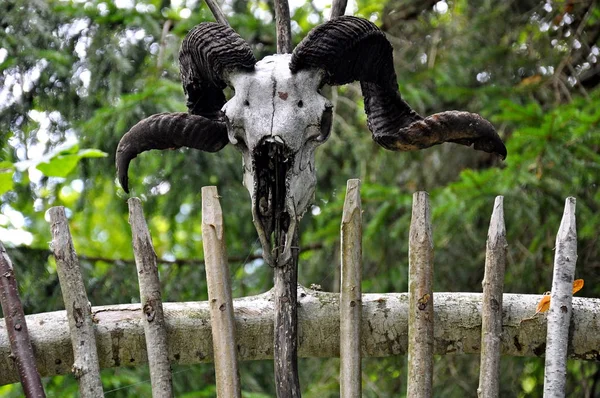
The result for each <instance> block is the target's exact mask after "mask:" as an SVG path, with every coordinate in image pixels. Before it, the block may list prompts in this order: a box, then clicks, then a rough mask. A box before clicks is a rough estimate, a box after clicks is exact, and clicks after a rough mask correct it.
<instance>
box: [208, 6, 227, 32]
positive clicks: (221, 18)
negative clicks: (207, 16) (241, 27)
mask: <svg viewBox="0 0 600 398" xmlns="http://www.w3.org/2000/svg"><path fill="white" fill-rule="evenodd" d="M206 5H207V6H208V8H209V9H210V12H211V13H212V15H213V16H214V17H215V19H216V20H217V22H218V23H220V24H221V25H227V26H229V22H228V21H227V18H226V17H225V14H223V11H222V10H221V7H219V3H217V2H216V1H215V0H206Z"/></svg>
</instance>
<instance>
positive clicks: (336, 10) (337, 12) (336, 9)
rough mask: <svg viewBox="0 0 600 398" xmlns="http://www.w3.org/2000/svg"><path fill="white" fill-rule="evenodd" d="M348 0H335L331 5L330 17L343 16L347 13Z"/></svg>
mask: <svg viewBox="0 0 600 398" xmlns="http://www.w3.org/2000/svg"><path fill="white" fill-rule="evenodd" d="M347 4H348V0H333V4H332V5H331V17H330V19H333V18H337V17H341V16H342V15H344V14H345V13H346V5H347Z"/></svg>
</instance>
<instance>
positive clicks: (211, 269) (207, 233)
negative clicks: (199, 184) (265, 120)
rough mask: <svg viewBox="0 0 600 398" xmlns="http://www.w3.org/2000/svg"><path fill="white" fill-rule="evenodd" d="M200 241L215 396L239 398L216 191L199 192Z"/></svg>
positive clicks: (229, 300)
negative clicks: (200, 199)
mask: <svg viewBox="0 0 600 398" xmlns="http://www.w3.org/2000/svg"><path fill="white" fill-rule="evenodd" d="M202 240H203V242H204V245H203V246H204V260H205V263H206V266H205V267H204V268H205V270H206V282H207V285H208V300H209V302H210V321H211V325H212V341H213V350H214V361H215V376H216V381H217V396H219V397H223V398H229V397H232V398H233V397H241V386H240V373H239V368H238V363H237V345H236V344H235V323H234V318H233V302H232V298H231V282H230V277H229V266H228V264H227V251H226V249H225V237H224V232H223V212H222V210H221V204H220V203H219V194H218V192H217V187H214V186H211V187H203V188H202Z"/></svg>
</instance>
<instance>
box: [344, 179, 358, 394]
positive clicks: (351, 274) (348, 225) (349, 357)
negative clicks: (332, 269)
mask: <svg viewBox="0 0 600 398" xmlns="http://www.w3.org/2000/svg"><path fill="white" fill-rule="evenodd" d="M341 242H342V243H341V260H342V261H341V262H342V272H341V283H340V396H341V398H360V397H361V394H362V383H361V333H360V329H361V323H362V290H361V280H362V210H361V202H360V180H348V185H347V187H346V200H345V201H344V211H343V214H342V227H341Z"/></svg>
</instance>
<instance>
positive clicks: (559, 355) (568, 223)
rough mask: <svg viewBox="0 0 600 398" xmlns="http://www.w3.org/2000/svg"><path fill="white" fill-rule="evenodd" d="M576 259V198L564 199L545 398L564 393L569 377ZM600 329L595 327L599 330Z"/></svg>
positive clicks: (549, 333) (558, 237)
mask: <svg viewBox="0 0 600 398" xmlns="http://www.w3.org/2000/svg"><path fill="white" fill-rule="evenodd" d="M576 262H577V230H576V226H575V198H573V197H569V198H567V200H566V201H565V210H564V213H563V218H562V220H561V222H560V228H559V230H558V234H557V235H556V254H555V257H554V274H553V277H552V293H551V297H550V312H549V313H548V334H547V338H546V344H547V345H546V366H545V373H544V398H560V397H564V396H565V384H566V379H567V352H568V350H569V349H570V346H569V326H571V316H572V314H573V308H572V303H571V302H572V298H573V279H574V277H575V264H576ZM597 331H598V329H596V332H597Z"/></svg>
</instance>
